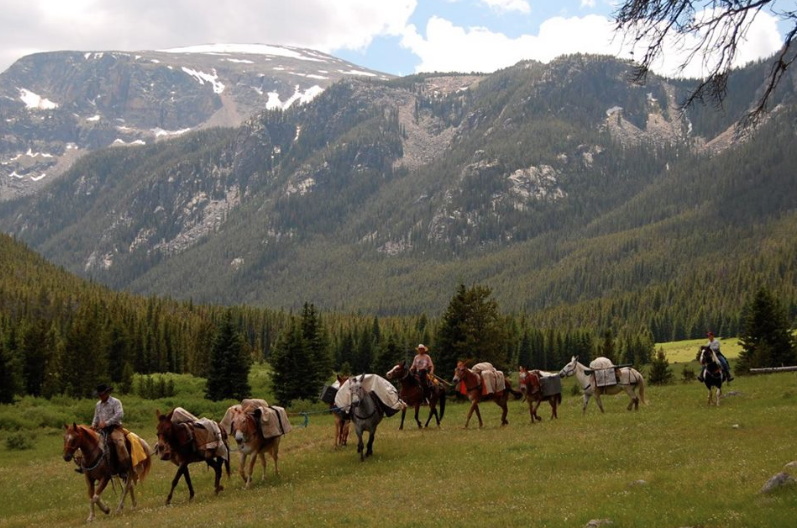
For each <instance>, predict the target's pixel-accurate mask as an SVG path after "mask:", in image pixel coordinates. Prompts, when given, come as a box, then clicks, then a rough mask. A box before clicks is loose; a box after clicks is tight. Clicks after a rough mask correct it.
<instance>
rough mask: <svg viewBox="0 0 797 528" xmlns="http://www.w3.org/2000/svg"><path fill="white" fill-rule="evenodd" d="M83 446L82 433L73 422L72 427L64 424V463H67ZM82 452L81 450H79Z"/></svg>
mask: <svg viewBox="0 0 797 528" xmlns="http://www.w3.org/2000/svg"><path fill="white" fill-rule="evenodd" d="M82 445H83V432H82V430H81V428H80V427H78V426H77V424H76V423H75V422H72V425H66V424H64V461H65V462H69V461H70V460H72V458H73V457H74V456H75V451H77V450H78V449H80V447H81V446H82ZM81 451H82V450H81Z"/></svg>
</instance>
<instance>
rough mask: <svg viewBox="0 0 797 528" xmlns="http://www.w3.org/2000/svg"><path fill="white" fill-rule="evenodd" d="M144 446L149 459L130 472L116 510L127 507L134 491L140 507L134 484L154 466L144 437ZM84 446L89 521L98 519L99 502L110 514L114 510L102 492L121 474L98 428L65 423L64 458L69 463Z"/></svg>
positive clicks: (81, 462)
mask: <svg viewBox="0 0 797 528" xmlns="http://www.w3.org/2000/svg"><path fill="white" fill-rule="evenodd" d="M139 441H140V442H141V447H142V448H143V449H144V452H145V453H146V455H147V456H146V458H144V460H142V461H141V462H139V463H138V464H137V465H136V466H134V467H133V469H132V471H130V473H129V475H128V478H127V479H125V481H124V487H123V492H122V498H121V500H120V501H119V506H117V507H116V511H121V510H122V508H124V504H125V497H126V496H127V494H128V493H130V501H131V502H132V506H133V508H135V507H136V493H135V490H134V488H133V485H134V484H136V483H137V482H139V481H143V480H144V479H145V478H146V476H147V474H148V473H149V470H150V467H151V465H152V460H151V457H150V449H149V446H148V445H147V443H146V442H145V441H144V440H143V439H141V438H140V439H139ZM126 443H127V444H128V450H130V441H129V440H126ZM78 449H80V452H81V453H82V455H83V456H82V458H81V460H80V464H79V465H80V467H81V469H82V470H83V475H85V477H86V486H87V487H88V492H89V518H88V519H87V521H88V522H91V521H93V520H94V505H95V504H96V505H98V506H99V507H100V510H102V512H103V513H105V514H108V513H110V511H111V509H110V508H109V507H108V506H106V505H105V503H104V502H102V499H101V498H100V495H102V492H103V491H104V490H105V487H106V486H107V485H108V483H109V482H110V481H111V478H113V476H114V475H118V474H119V473H118V472H117V471H115V470H114V469H112V468H111V463H110V460H109V457H108V456H107V454H106V451H105V450H106V449H107V448H106V447H103V441H102V440H101V439H100V437H99V435H98V434H97V432H96V431H94V429H91V428H90V427H87V426H85V425H77V424H75V423H74V422H73V423H72V425H71V426H70V425H64V460H65V461H67V462H69V461H70V460H72V458H74V457H75V451H77V450H78Z"/></svg>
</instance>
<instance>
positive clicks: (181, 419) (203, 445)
mask: <svg viewBox="0 0 797 528" xmlns="http://www.w3.org/2000/svg"><path fill="white" fill-rule="evenodd" d="M172 424H174V425H180V424H189V425H191V428H190V429H191V432H192V435H193V440H194V442H195V444H196V447H197V449H198V450H200V451H205V456H206V457H208V458H210V457H214V456H218V457H222V458H224V459H225V460H228V459H229V458H230V453H229V451H228V450H227V446H226V445H225V444H224V439H223V438H222V435H221V429H220V428H219V424H217V423H216V422H214V421H213V420H211V419H210V418H197V417H196V416H194V415H193V414H191V413H190V412H188V411H186V410H185V409H183V408H182V407H175V409H174V411H173V412H172Z"/></svg>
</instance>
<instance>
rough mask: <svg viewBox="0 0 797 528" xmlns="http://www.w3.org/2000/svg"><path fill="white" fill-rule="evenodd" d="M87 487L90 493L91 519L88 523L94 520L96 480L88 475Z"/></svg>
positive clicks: (87, 520)
mask: <svg viewBox="0 0 797 528" xmlns="http://www.w3.org/2000/svg"><path fill="white" fill-rule="evenodd" d="M86 486H87V487H88V492H89V518H88V519H86V522H91V521H93V520H94V480H92V479H91V478H89V476H88V475H86Z"/></svg>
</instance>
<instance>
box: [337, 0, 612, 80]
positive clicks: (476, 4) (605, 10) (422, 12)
mask: <svg viewBox="0 0 797 528" xmlns="http://www.w3.org/2000/svg"><path fill="white" fill-rule="evenodd" d="M518 5H521V4H520V3H519V4H518ZM526 5H528V6H529V11H528V12H523V11H519V10H517V9H515V10H506V9H499V8H496V7H491V6H489V5H488V4H487V3H485V2H480V1H477V0H460V1H456V2H453V1H450V0H422V1H420V2H418V5H417V7H416V8H415V11H414V12H413V13H412V16H411V17H410V18H409V23H410V24H413V25H414V26H415V27H416V28H418V29H419V30H421V31H423V29H424V28H425V27H426V25H427V23H428V21H429V20H430V19H431V18H432V17H439V18H442V19H445V20H448V21H450V22H452V23H453V24H454V25H455V26H457V27H462V28H472V27H484V28H487V29H489V30H490V31H492V32H495V33H500V34H503V35H506V36H507V37H509V38H511V39H517V38H519V37H521V36H522V35H528V34H532V35H537V34H539V31H540V24H542V22H544V21H545V20H548V19H550V18H553V17H557V16H558V17H566V18H570V17H583V16H585V15H588V14H594V15H602V16H604V17H606V18H607V19H609V18H610V17H611V14H612V12H613V8H612V6H611V2H607V1H604V0H593V1H592V2H584V1H583V0H545V1H540V0H536V1H535V0H530V1H528V2H526ZM401 40H402V38H401V36H386V35H381V36H377V37H375V38H374V40H373V42H372V43H371V45H370V46H368V47H367V48H365V49H362V50H347V49H339V50H333V53H334V54H335V55H336V56H338V57H340V58H342V59H346V60H348V61H351V62H354V63H356V64H360V65H362V66H365V67H368V68H372V69H375V70H379V71H384V72H387V73H392V74H394V75H407V74H410V73H415V71H416V68H417V67H418V66H419V65H420V63H421V58H420V57H419V56H417V55H416V54H414V53H413V52H412V51H411V50H409V49H407V48H404V47H402V46H401Z"/></svg>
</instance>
